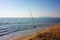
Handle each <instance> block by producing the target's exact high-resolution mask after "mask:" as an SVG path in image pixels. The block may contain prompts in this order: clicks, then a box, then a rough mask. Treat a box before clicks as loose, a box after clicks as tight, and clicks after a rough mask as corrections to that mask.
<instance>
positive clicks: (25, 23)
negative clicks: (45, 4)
mask: <svg viewBox="0 0 60 40" xmlns="http://www.w3.org/2000/svg"><path fill="white" fill-rule="evenodd" d="M55 23H60V18H34V21H33V20H32V18H0V40H5V39H6V40H10V38H11V37H13V36H18V35H16V34H19V35H20V36H23V34H24V35H26V34H27V33H29V32H31V33H32V31H34V29H35V31H36V28H39V29H42V28H46V27H48V26H50V25H53V24H55ZM41 27H42V28H41ZM31 29H32V30H31ZM25 30H26V31H25ZM12 35H13V36H12ZM8 36H9V37H8Z"/></svg>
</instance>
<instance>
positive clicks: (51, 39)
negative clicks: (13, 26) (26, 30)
mask: <svg viewBox="0 0 60 40" xmlns="http://www.w3.org/2000/svg"><path fill="white" fill-rule="evenodd" d="M13 40H60V23H58V24H55V25H52V26H50V27H49V28H46V29H44V30H42V31H38V32H36V33H34V34H31V35H27V36H24V37H17V38H13Z"/></svg>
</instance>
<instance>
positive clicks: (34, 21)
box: [29, 8, 36, 28]
mask: <svg viewBox="0 0 60 40" xmlns="http://www.w3.org/2000/svg"><path fill="white" fill-rule="evenodd" d="M29 12H30V15H31V17H32V20H33V26H34V28H36V26H35V20H34V18H33V15H32V12H31V10H30V8H29Z"/></svg>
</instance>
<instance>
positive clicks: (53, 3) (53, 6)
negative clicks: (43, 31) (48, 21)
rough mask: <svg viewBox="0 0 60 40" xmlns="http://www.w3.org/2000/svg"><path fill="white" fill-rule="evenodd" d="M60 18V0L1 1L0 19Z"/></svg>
mask: <svg viewBox="0 0 60 40" xmlns="http://www.w3.org/2000/svg"><path fill="white" fill-rule="evenodd" d="M29 8H30V9H31V12H32V15H33V17H60V12H59V10H60V0H0V17H31V16H30V12H29Z"/></svg>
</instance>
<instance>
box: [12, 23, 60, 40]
mask: <svg viewBox="0 0 60 40" xmlns="http://www.w3.org/2000/svg"><path fill="white" fill-rule="evenodd" d="M58 26H60V23H58V24H54V25H52V26H50V27H48V28H44V29H42V30H38V31H37V32H35V33H33V34H27V35H26V36H24V37H17V38H13V39H12V40H29V39H32V38H34V37H36V36H37V34H40V33H42V34H43V33H45V32H48V31H50V30H51V29H54V28H55V27H56V28H57V27H58Z"/></svg>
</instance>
